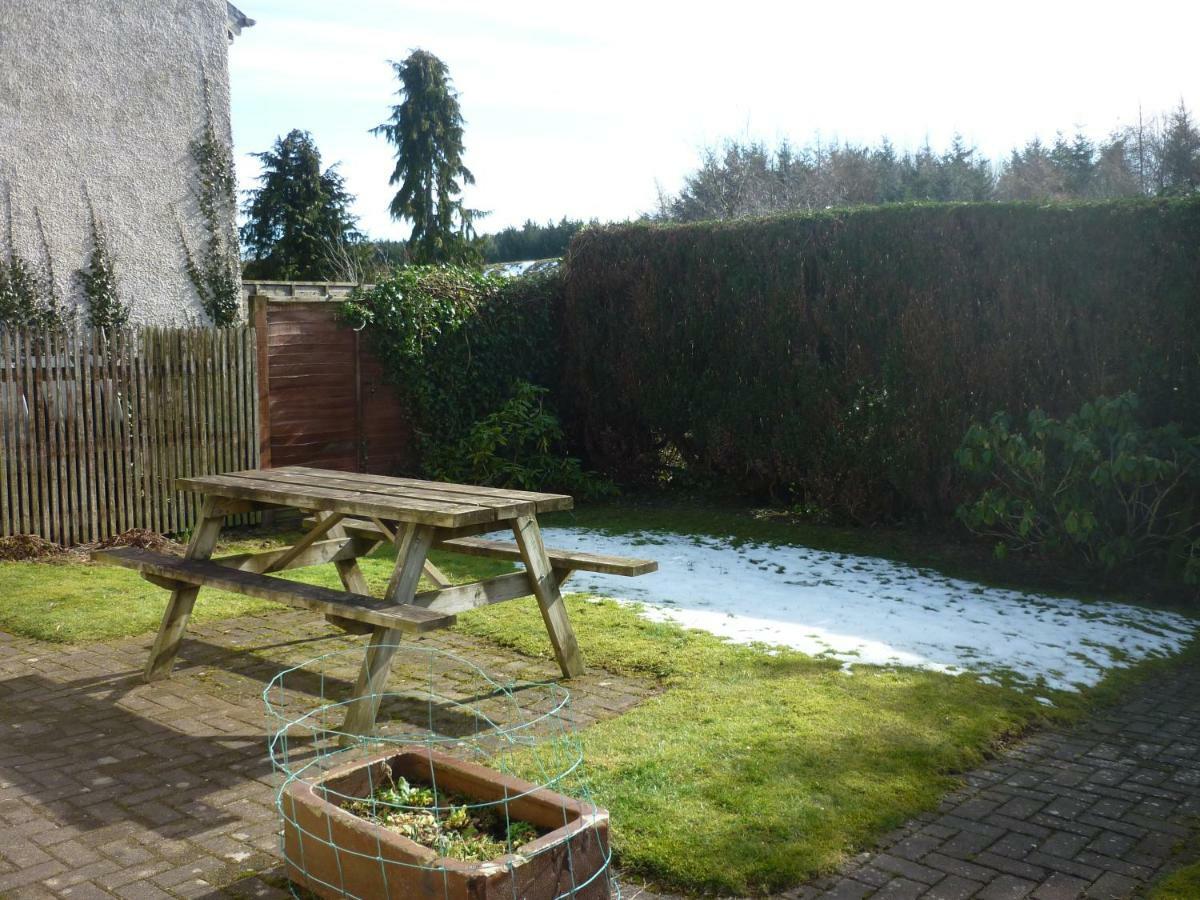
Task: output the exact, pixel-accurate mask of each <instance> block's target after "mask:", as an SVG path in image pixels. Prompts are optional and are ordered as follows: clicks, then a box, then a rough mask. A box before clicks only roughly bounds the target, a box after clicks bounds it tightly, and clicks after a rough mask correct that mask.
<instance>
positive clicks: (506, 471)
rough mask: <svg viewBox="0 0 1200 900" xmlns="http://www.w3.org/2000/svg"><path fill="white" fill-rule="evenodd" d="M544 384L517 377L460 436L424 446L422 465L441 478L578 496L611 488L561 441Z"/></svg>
mask: <svg viewBox="0 0 1200 900" xmlns="http://www.w3.org/2000/svg"><path fill="white" fill-rule="evenodd" d="M547 393H548V392H547V390H546V389H545V388H542V387H537V386H535V385H532V384H530V383H529V382H527V381H518V382H517V383H516V385H515V386H514V390H513V395H512V397H511V398H509V400H507V401H506V402H505V403H504V404H503V405H501V406H500V408H499V409H497V410H496V411H495V412H493V413H492V414H490V415H488V416H485V417H484V418H482V419H480V420H479V421H478V422H476V423H475V424H474V425H473V426H471V429H470V431H468V432H467V434H466V435H464V436H463V437H462V438H461V439H460V440H458V441H456V442H454V443H451V444H445V445H442V446H437V447H433V448H430V451H429V452H428V453H427V454H426V457H425V460H424V463H425V470H426V471H427V472H428V473H429V475H430V476H432V477H434V478H438V479H442V480H444V481H464V482H468V483H470V484H486V485H493V486H495V487H511V488H518V489H521V490H529V491H536V490H557V491H564V492H566V493H569V494H573V495H575V496H576V497H578V498H580V499H595V498H600V497H605V496H609V495H611V494H612V493H613V486H612V482H610V481H608V480H607V479H604V478H601V477H600V476H598V475H593V474H591V473H589V472H585V471H583V468H582V467H581V465H580V463H579V460H578V459H576V458H574V457H572V456H569V455H567V453H566V450H565V448H564V447H563V433H562V426H561V425H559V422H558V417H557V416H556V415H554V413H553V412H551V411H550V410H549V409H548V408H547V407H546V403H545V397H546V394H547Z"/></svg>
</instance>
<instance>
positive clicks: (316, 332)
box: [248, 282, 413, 475]
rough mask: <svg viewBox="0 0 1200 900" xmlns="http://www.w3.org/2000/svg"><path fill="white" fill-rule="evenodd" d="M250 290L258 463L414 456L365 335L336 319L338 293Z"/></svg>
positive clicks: (334, 464) (365, 461)
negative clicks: (255, 345) (256, 383)
mask: <svg viewBox="0 0 1200 900" xmlns="http://www.w3.org/2000/svg"><path fill="white" fill-rule="evenodd" d="M272 288H273V290H272ZM248 289H249V291H251V293H250V295H249V300H250V310H251V321H253V322H254V324H255V325H256V327H257V331H258V335H259V339H258V354H259V369H260V371H261V372H262V376H261V377H260V380H259V395H260V409H261V418H260V423H259V434H260V453H261V456H262V459H263V465H264V466H287V465H308V466H317V467H321V468H327V469H341V470H345V471H353V472H369V473H372V474H376V475H390V474H396V473H399V472H403V471H405V470H406V469H407V468H408V467H409V466H410V465H411V463H412V456H413V453H412V451H413V435H412V429H411V426H410V424H409V417H408V415H407V413H406V411H405V408H404V404H403V402H402V401H401V399H400V396H399V394H398V393H397V391H395V389H393V388H392V387H391V386H390V385H389V384H387V382H386V381H385V380H384V376H383V367H382V366H381V365H380V363H379V361H378V360H377V359H376V358H375V356H374V355H373V354H372V353H371V352H370V351H369V349H368V348H367V347H366V341H365V340H364V339H363V337H362V336H361V335H360V334H359V333H358V332H356V331H354V330H353V329H351V328H345V327H342V326H340V325H339V324H338V323H337V321H336V315H335V312H336V302H334V301H335V300H337V299H339V295H338V294H337V293H332V294H331V293H330V291H329V290H328V288H326V289H325V290H323V291H320V292H317V291H315V290H314V291H308V292H299V293H298V294H297V292H296V290H295V286H288V285H282V286H276V285H271V286H269V287H268V286H263V287H262V288H260V287H259V286H256V285H255V284H254V283H253V282H250V283H249V284H248ZM289 289H290V291H291V293H293V294H296V295H295V296H289V295H287V294H285V291H287V290H289ZM255 291H258V292H255Z"/></svg>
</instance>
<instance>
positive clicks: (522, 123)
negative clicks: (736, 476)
mask: <svg viewBox="0 0 1200 900" xmlns="http://www.w3.org/2000/svg"><path fill="white" fill-rule="evenodd" d="M238 6H239V8H241V9H242V11H243V12H245V13H246V15H248V16H250V17H251V18H253V19H256V20H257V24H256V25H255V26H254V27H253V28H250V29H248V30H246V31H243V32H242V35H241V36H240V37H239V38H238V39H237V40H236V41H235V43H234V45H233V46H232V47H231V48H230V79H231V87H232V96H233V132H234V148H235V152H236V162H237V168H238V178H239V182H240V185H241V187H242V188H243V189H246V188H249V187H252V186H253V184H254V179H255V177H256V176H257V174H258V162H257V160H255V159H253V158H252V157H250V156H248V155H247V154H249V153H252V152H255V151H261V150H265V149H267V148H269V147H270V146H271V144H272V143H273V141H274V140H275V139H276V138H277V137H279V136H281V135H283V134H286V133H287V132H288V131H290V130H291V129H293V128H301V129H304V130H307V131H309V132H311V133H312V135H313V137H314V139H315V141H316V143H317V147H318V148H319V150H320V151H321V154H322V158H323V160H324V162H325V163H326V164H329V163H334V162H336V163H338V164H339V171H340V172H341V173H342V175H343V176H344V177H345V179H346V184H347V187H348V189H349V190H350V192H351V193H353V194H354V195H355V196H356V197H357V201H356V203H355V207H354V212H355V214H356V215H357V216H358V217H359V223H360V227H361V228H362V229H363V230H364V231H365V232H366V233H368V234H369V235H370V236H371V237H373V238H396V239H398V238H404V237H407V235H408V231H409V226H408V225H407V224H406V223H397V222H393V221H392V220H391V219H390V218H389V216H388V212H387V205H388V202H389V201H390V199H391V197H392V194H393V193H394V188H391V187H389V185H388V177H389V176H390V174H391V171H392V168H393V165H394V160H393V155H392V148H391V147H389V146H388V144H387V143H386V142H385V141H384V140H383V139H382V138H380V137H375V136H373V135H371V134H370V133H369V129H370V128H371V127H372V126H374V125H377V124H379V123H380V122H382V121H384V120H385V119H386V118H387V117H388V116H389V114H390V109H391V105H392V104H393V103H394V102H396V97H395V90H396V81H395V77H394V73H393V72H392V69H391V66H390V65H389V63H388V61H389V60H402V59H403V58H404V57H405V56H407V55H408V53H409V52H410V51H411V50H413V49H417V48H421V49H425V50H428V51H430V52H432V53H434V54H436V55H437V56H439V57H441V58H442V59H443V60H444V61H445V62H446V64H447V65H448V66H449V69H450V74H451V77H452V79H453V81H454V86H455V88H456V89H457V91H458V93H459V101H460V104H461V107H462V113H463V117H464V119H465V121H466V125H465V144H466V154H465V160H466V164H467V166H468V167H469V168H470V169H471V170H472V172H473V173H474V174H475V178H476V184H475V185H474V186H473V187H471V188H468V190H467V192H466V195H465V200H466V202H467V205H468V206H469V207H472V208H476V209H482V210H488V211H489V215H488V216H487V217H486V218H485V219H483V220H481V221H480V222H479V223H477V227H478V229H479V230H480V231H484V232H486V231H496V230H499V229H501V228H504V227H506V226H508V225H519V224H520V223H521V222H523V221H525V220H526V219H534V220H537V221H545V220H548V219H554V220H557V219H559V218H561V217H563V216H567V217H569V218H581V219H591V218H598V219H600V220H602V221H609V220H613V221H619V220H623V219H626V218H630V217H636V216H638V215H639V214H641V213H643V212H648V211H651V210H652V209H653V208H654V207H655V201H656V197H657V192H658V190H659V189H660V188H661V189H662V190H664V191H667V192H673V191H675V190H677V189H678V188H679V186H680V184H681V183H682V180H683V177H684V176H685V175H686V174H687V173H688V172H689V171H692V170H694V169H695V168H696V166H697V163H698V160H699V157H700V153H701V151H702V150H703V148H704V147H706V146H710V145H714V144H717V143H719V142H720V141H722V140H723V139H725V138H729V137H736V138H748V139H758V140H764V141H767V142H768V143H770V144H775V143H777V142H778V141H779V140H781V139H783V138H788V139H790V140H791V141H792V142H793V143H806V142H808V141H809V140H810V139H812V138H813V137H814V136H816V135H820V137H821V138H822V139H823V140H842V141H853V142H868V143H875V142H877V141H878V140H879V138H880V137H881V136H882V135H887V136H888V137H890V138H891V139H892V141H893V143H895V144H896V145H897V146H898V147H900V148H902V149H908V148H915V147H917V146H919V145H921V144H922V143H924V141H925V140H926V139H928V140H929V142H930V143H931V145H932V146H933V147H934V148H935V149H941V148H943V147H945V145H947V144H948V143H949V142H950V139H951V138H952V136H953V135H954V134H955V133H956V132H957V133H961V134H962V135H963V136H964V137H965V138H966V139H967V140H968V141H969V142H971V143H974V144H975V145H977V146H978V147H979V149H980V150H981V151H982V152H983V153H985V154H986V155H988V156H990V157H993V158H996V157H1000V156H1002V155H1006V154H1007V152H1008V150H1009V149H1011V148H1012V147H1013V146H1016V145H1019V144H1023V143H1024V142H1025V141H1026V140H1027V139H1029V138H1031V137H1033V136H1035V135H1036V136H1040V137H1041V138H1042V139H1053V137H1054V135H1055V132H1056V131H1058V130H1060V129H1061V130H1066V131H1074V130H1076V129H1081V130H1083V131H1085V132H1087V133H1089V134H1091V135H1093V136H1097V137H1100V136H1103V135H1106V134H1107V133H1108V132H1110V131H1111V130H1113V129H1114V128H1116V127H1120V126H1123V125H1127V124H1129V123H1131V122H1134V121H1136V120H1137V116H1138V109H1139V106H1140V107H1141V108H1142V109H1143V110H1144V111H1145V112H1146V114H1151V113H1159V112H1162V111H1164V110H1168V109H1170V108H1172V107H1174V106H1175V105H1177V104H1178V103H1179V101H1180V99H1183V100H1184V101H1185V102H1186V103H1187V105H1188V106H1189V108H1191V109H1192V110H1194V111H1197V112H1200V66H1197V65H1196V63H1195V59H1196V55H1195V42H1196V36H1197V34H1198V33H1200V4H1197V3H1195V2H1193V0H1174V2H1171V0H1145V2H1142V3H1141V4H1130V3H1128V2H1126V0H1123V2H1121V3H1110V2H1107V0H1091V2H1075V0H1039V2H1026V0H1011V2H1005V3H992V4H983V3H965V2H962V0H958V2H922V0H915V2H908V3H897V2H895V0H892V2H875V0H852V2H845V0H843V2H840V3H838V2H832V3H831V2H821V3H814V2H808V0H779V2H766V0H737V2H728V0H726V2H722V3H719V4H717V3H709V2H704V0H691V2H667V0H640V2H632V0H607V2H605V3H578V2H570V0H558V2H543V0H507V2H503V3H501V2H496V0H405V2H397V0H390V2H389V0H341V2H333V0H238Z"/></svg>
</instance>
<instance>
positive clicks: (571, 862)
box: [280, 747, 609, 900]
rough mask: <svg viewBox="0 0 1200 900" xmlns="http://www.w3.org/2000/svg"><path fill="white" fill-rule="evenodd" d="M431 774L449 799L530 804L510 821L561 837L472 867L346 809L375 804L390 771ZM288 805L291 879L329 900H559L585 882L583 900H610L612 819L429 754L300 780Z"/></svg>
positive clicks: (417, 751) (409, 752)
mask: <svg viewBox="0 0 1200 900" xmlns="http://www.w3.org/2000/svg"><path fill="white" fill-rule="evenodd" d="M431 766H432V770H433V774H434V776H435V778H436V779H437V786H438V789H439V791H446V792H450V793H455V794H461V795H463V796H465V797H468V798H470V799H471V800H473V801H475V802H482V803H486V802H491V801H496V800H503V799H504V798H505V797H506V796H507V797H514V796H517V795H524V796H519V797H518V798H517V799H514V800H510V801H509V805H508V810H509V816H510V817H511V818H512V819H513V820H521V821H525V822H529V823H531V824H533V825H536V826H538V827H539V828H543V829H545V828H549V829H553V830H552V831H550V832H549V833H548V834H544V835H542V836H541V837H539V838H537V839H535V840H533V841H530V842H529V843H527V844H522V845H521V846H520V847H518V848H516V853H513V854H506V855H504V856H501V857H499V858H497V859H494V860H491V861H489V862H462V861H460V860H455V859H447V858H444V857H439V856H438V855H437V853H436V852H434V851H433V850H431V849H430V848H429V847H425V846H423V845H421V844H418V843H416V842H415V841H411V840H409V839H408V838H405V837H401V836H400V835H399V834H396V833H395V832H394V831H389V830H388V829H386V828H384V827H382V826H381V825H377V824H375V823H374V822H370V821H368V820H367V819H364V818H361V817H360V816H356V815H354V814H353V813H351V812H348V811H347V810H345V809H342V807H341V804H342V803H345V802H346V800H345V799H344V798H346V797H356V798H366V797H368V796H370V793H371V787H372V785H375V786H378V785H379V784H382V783H385V782H386V780H387V770H388V769H390V770H391V774H392V776H393V777H401V776H402V777H404V778H407V779H408V780H410V781H416V782H422V783H425V782H428V781H429V775H430V767H431ZM280 805H281V807H282V811H283V817H284V823H283V847H284V854H285V856H286V858H287V872H288V877H289V878H291V880H292V881H294V882H296V883H297V884H300V885H303V886H304V887H306V888H308V889H309V890H310V891H312V892H313V893H314V894H317V895H318V896H321V897H344V896H351V897H362V898H367V897H370V898H376V897H380V898H382V897H387V898H390V900H422V898H429V900H513V897H520V898H522V900H542V898H545V900H551V898H554V897H560V896H564V895H568V896H569V895H570V894H571V890H572V887H573V886H574V885H579V884H584V883H586V886H584V887H582V888H579V889H578V891H577V893H576V894H575V895H574V896H576V897H579V898H581V900H608V897H609V878H608V874H607V873H606V872H604V865H605V861H606V860H607V858H608V813H607V812H606V811H605V810H603V809H600V808H599V807H596V806H592V805H590V804H586V803H580V802H579V801H577V800H572V799H571V798H569V797H564V796H563V795H561V794H557V793H555V792H554V791H550V790H546V789H544V788H538V787H536V786H534V785H532V784H530V783H529V782H525V781H520V780H519V779H516V778H512V777H510V776H508V775H503V774H501V773H499V772H496V771H493V770H492V769H488V768H485V767H484V766H480V765H476V764H474V763H468V762H462V761H461V760H458V759H455V758H454V757H451V756H447V755H446V754H444V753H438V752H437V751H435V750H430V749H428V748H425V747H404V748H400V749H399V750H398V751H397V750H391V751H389V752H388V753H386V754H382V755H380V756H377V757H374V758H372V759H368V760H358V761H357V762H353V763H348V764H347V765H344V766H340V767H338V768H336V769H333V770H330V771H329V772H326V773H324V774H322V775H321V776H320V777H319V778H317V779H315V780H313V781H306V780H296V781H292V782H290V783H289V784H288V785H287V787H286V788H285V789H284V791H283V794H282V796H281V797H280ZM572 873H573V878H572ZM597 873H599V874H597ZM593 876H596V877H594V878H593ZM589 880H590V881H589Z"/></svg>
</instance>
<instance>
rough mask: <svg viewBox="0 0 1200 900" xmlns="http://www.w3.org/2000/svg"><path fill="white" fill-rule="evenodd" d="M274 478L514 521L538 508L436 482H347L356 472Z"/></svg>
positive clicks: (274, 472) (286, 471) (275, 473)
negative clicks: (480, 511) (482, 512)
mask: <svg viewBox="0 0 1200 900" xmlns="http://www.w3.org/2000/svg"><path fill="white" fill-rule="evenodd" d="M270 474H271V478H272V479H273V480H277V481H287V482H289V483H291V484H295V485H297V486H298V487H300V486H304V487H307V486H313V485H315V486H320V487H339V488H344V489H345V490H348V491H357V492H359V493H364V494H377V495H379V496H380V497H386V498H388V499H389V500H391V499H398V500H403V501H405V502H407V501H409V500H419V501H422V502H427V503H432V504H435V505H437V506H439V507H441V506H447V507H448V508H457V507H462V506H470V507H476V508H484V509H491V510H494V511H495V513H496V518H500V519H511V518H515V517H516V516H519V515H522V514H524V513H530V512H533V511H534V509H535V505H534V503H533V502H532V501H528V500H523V501H513V500H508V499H498V498H494V497H482V496H471V497H468V495H466V494H461V493H458V494H456V493H450V492H447V491H440V490H438V489H437V483H436V482H432V481H430V482H414V483H413V485H412V486H408V485H399V486H397V485H392V484H389V483H387V482H388V480H389V479H386V478H384V477H382V476H368V477H367V478H366V479H363V478H346V477H344V476H346V475H355V474H357V473H354V472H331V471H329V470H325V469H312V470H309V471H307V472H296V471H295V470H293V469H290V468H282V469H271V470H270Z"/></svg>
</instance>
